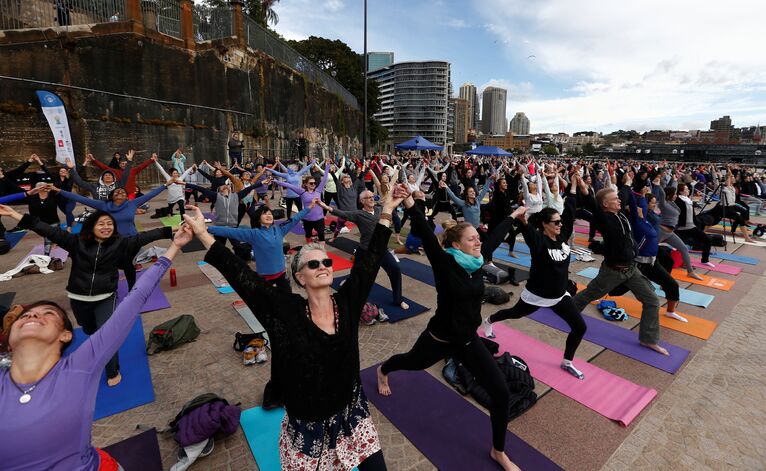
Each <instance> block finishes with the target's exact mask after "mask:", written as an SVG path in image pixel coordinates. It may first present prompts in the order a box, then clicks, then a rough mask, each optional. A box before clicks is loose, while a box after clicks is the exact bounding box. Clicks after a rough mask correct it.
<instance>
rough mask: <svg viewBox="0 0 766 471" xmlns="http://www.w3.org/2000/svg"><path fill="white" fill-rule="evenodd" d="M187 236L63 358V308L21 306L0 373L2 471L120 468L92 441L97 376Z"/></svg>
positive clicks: (66, 340) (68, 330) (66, 325)
mask: <svg viewBox="0 0 766 471" xmlns="http://www.w3.org/2000/svg"><path fill="white" fill-rule="evenodd" d="M107 217H108V216H107ZM70 236H71V235H70ZM71 237H74V238H76V237H77V236H71ZM192 237H193V235H192V232H191V231H190V230H189V229H188V228H182V229H181V230H179V231H178V233H176V236H175V238H174V240H173V243H172V244H170V247H169V248H168V250H167V251H166V252H165V254H164V255H163V256H162V257H160V258H159V260H158V261H157V263H155V264H154V265H152V267H151V268H149V269H148V270H147V271H146V273H145V274H144V276H142V277H141V279H140V280H139V281H138V283H137V284H136V288H135V289H134V290H133V291H131V292H130V293H129V294H128V295H127V297H126V298H125V299H124V300H123V301H122V302H121V303H120V305H119V306H117V309H116V310H115V311H114V314H113V315H112V316H111V318H110V319H109V320H108V321H106V323H104V325H103V326H101V328H100V329H98V331H96V332H95V333H93V334H92V335H91V336H90V337H88V339H86V340H85V342H83V343H82V345H80V346H79V347H77V349H76V350H74V351H73V352H72V353H70V354H69V355H67V356H63V353H64V350H66V348H67V347H68V346H69V344H71V343H72V339H73V336H74V328H73V326H72V321H71V320H70V319H69V316H68V315H67V313H66V311H65V310H64V309H63V308H61V307H60V306H59V305H58V304H56V303H54V302H52V301H37V302H35V303H32V304H29V305H27V306H25V307H24V311H23V312H22V313H21V314H20V315H19V316H18V317H17V318H16V319H15V320H14V321H13V323H12V324H11V329H10V336H9V339H8V341H9V344H10V347H11V350H12V355H13V362H12V364H11V367H10V369H8V370H6V369H0V436H2V437H3V438H2V440H0V456H2V466H0V467H2V469H3V470H5V471H17V470H18V471H21V470H31V469H48V470H54V469H55V470H59V469H60V470H82V471H97V470H121V469H122V468H121V467H120V466H119V464H118V463H117V462H116V461H115V460H114V458H112V457H111V456H109V455H108V454H107V453H106V452H104V451H103V450H101V449H98V448H96V447H94V446H93V445H92V444H91V429H92V428H93V411H94V409H95V406H96V392H97V391H98V385H99V381H100V380H101V372H102V371H103V369H104V366H105V365H106V364H107V363H108V362H109V361H110V359H111V358H112V357H113V356H114V355H115V354H116V353H117V350H118V349H119V348H120V346H121V345H122V343H123V342H124V341H125V339H126V338H127V336H128V333H129V332H130V330H131V328H132V327H133V324H134V323H135V321H136V318H137V317H138V315H139V313H140V312H141V307H142V306H143V305H144V303H145V302H146V300H147V298H149V296H150V295H151V293H152V291H154V289H155V288H156V286H157V284H158V283H159V282H160V280H161V279H162V276H163V275H164V274H165V271H167V269H168V268H169V267H170V264H171V261H172V260H173V258H174V257H175V256H176V255H177V254H178V252H179V251H180V249H181V247H183V246H184V245H186V244H187V243H188V242H189V241H190V240H191V239H192ZM70 248H71V247H70ZM70 253H72V252H71V251H70Z"/></svg>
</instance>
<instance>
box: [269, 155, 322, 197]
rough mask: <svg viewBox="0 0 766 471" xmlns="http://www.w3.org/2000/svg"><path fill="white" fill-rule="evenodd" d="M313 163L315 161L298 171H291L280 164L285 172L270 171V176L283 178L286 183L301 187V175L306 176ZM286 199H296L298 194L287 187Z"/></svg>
mask: <svg viewBox="0 0 766 471" xmlns="http://www.w3.org/2000/svg"><path fill="white" fill-rule="evenodd" d="M314 162H316V160H313V161H311V163H310V164H308V165H306V166H305V167H303V168H302V169H300V170H299V171H297V172H296V171H295V170H292V169H290V168H287V167H285V166H284V165H282V163H281V162H280V166H281V167H282V168H283V169H285V172H277V171H276V170H274V169H272V170H271V173H272V175H275V176H277V177H279V178H283V179H284V180H285V181H286V182H287V183H292V184H293V185H295V186H301V180H302V179H303V175H305V174H306V172H308V171H309V170H311V166H312V165H314ZM285 197H287V198H298V197H299V195H298V193H296V192H295V190H293V189H291V188H289V187H287V195H285Z"/></svg>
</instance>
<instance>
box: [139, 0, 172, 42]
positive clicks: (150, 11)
mask: <svg viewBox="0 0 766 471" xmlns="http://www.w3.org/2000/svg"><path fill="white" fill-rule="evenodd" d="M141 14H142V16H143V19H144V26H145V27H147V28H149V29H153V30H156V31H159V32H160V33H162V34H167V35H168V36H173V37H174V38H178V39H181V2H180V0H141Z"/></svg>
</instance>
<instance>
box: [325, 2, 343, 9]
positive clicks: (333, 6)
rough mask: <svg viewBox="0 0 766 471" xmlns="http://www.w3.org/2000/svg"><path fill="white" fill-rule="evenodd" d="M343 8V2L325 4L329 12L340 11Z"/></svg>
mask: <svg viewBox="0 0 766 471" xmlns="http://www.w3.org/2000/svg"><path fill="white" fill-rule="evenodd" d="M343 6H344V5H343V0H325V2H324V7H325V9H326V10H328V11H338V10H340V9H341V8H343Z"/></svg>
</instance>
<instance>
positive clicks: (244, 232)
mask: <svg viewBox="0 0 766 471" xmlns="http://www.w3.org/2000/svg"><path fill="white" fill-rule="evenodd" d="M308 212H309V208H308V207H304V208H303V210H302V211H301V212H299V213H298V214H296V215H295V216H293V217H292V218H291V219H290V220H289V221H287V222H285V223H283V224H272V225H271V227H269V228H265V227H262V228H260V229H245V228H233V227H220V226H210V227H208V228H207V231H208V232H209V233H211V234H213V235H214V236H220V237H228V238H229V239H234V240H238V241H240V242H247V243H248V244H250V245H251V246H252V247H253V255H254V256H255V268H256V270H257V271H258V274H259V275H261V276H269V275H278V274H280V273H282V272H283V271H285V255H284V252H282V241H284V239H285V236H286V235H287V233H288V232H290V229H292V228H293V226H295V225H296V224H298V222H299V221H300V220H301V218H303V216H305V215H306V214H308Z"/></svg>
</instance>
